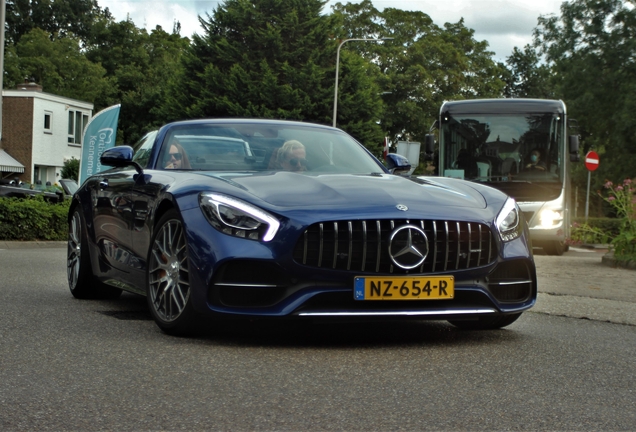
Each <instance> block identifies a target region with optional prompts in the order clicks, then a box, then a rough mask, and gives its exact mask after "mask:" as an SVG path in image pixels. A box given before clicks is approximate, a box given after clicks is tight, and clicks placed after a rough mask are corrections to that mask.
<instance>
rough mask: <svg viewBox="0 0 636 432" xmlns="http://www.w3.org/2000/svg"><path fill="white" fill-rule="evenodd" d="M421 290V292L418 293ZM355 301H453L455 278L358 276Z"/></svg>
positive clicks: (355, 284)
mask: <svg viewBox="0 0 636 432" xmlns="http://www.w3.org/2000/svg"><path fill="white" fill-rule="evenodd" d="M418 290H419V292H418ZM353 298H354V300H359V301H377V300H389V301H395V300H397V301H399V300H402V301H404V300H452V299H453V298H455V278H454V277H453V276H448V275H443V276H356V277H355V278H354V289H353Z"/></svg>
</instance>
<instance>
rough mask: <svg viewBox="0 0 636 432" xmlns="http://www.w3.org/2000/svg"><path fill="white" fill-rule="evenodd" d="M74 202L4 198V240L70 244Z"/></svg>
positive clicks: (0, 229)
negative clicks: (46, 241)
mask: <svg viewBox="0 0 636 432" xmlns="http://www.w3.org/2000/svg"><path fill="white" fill-rule="evenodd" d="M69 205H70V200H64V201H63V202H59V203H49V202H48V201H45V200H44V197H43V196H42V195H36V196H34V197H29V198H0V240H23V241H24V240H66V236H67V231H68V223H67V217H68V210H69Z"/></svg>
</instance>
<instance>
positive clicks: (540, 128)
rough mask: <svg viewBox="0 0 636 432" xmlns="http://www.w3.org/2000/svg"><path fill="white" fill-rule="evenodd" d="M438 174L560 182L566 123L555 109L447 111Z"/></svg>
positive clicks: (563, 171)
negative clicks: (482, 111) (460, 112)
mask: <svg viewBox="0 0 636 432" xmlns="http://www.w3.org/2000/svg"><path fill="white" fill-rule="evenodd" d="M441 123H442V124H441V130H440V152H441V154H440V156H441V157H440V164H441V166H440V167H439V173H440V175H443V176H446V177H458V178H463V179H466V180H473V181H480V182H487V183H499V182H515V181H520V182H526V183H527V182H531V183H535V182H545V183H562V182H563V179H564V176H565V167H564V162H563V161H564V153H563V152H564V151H565V144H564V143H565V141H564V139H565V138H564V137H565V126H564V123H565V122H564V121H563V119H562V118H561V116H560V115H559V114H557V113H541V114H536V113H533V114H514V115H506V114H496V115H494V114H476V115H470V114H463V115H460V116H452V115H450V114H449V113H444V114H443V115H442V118H441Z"/></svg>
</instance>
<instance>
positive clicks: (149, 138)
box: [133, 131, 159, 168]
mask: <svg viewBox="0 0 636 432" xmlns="http://www.w3.org/2000/svg"><path fill="white" fill-rule="evenodd" d="M158 132H159V131H152V132H148V133H147V134H146V135H145V136H144V137H143V138H142V139H140V140H139V141H137V143H136V144H135V145H134V146H133V150H134V151H135V155H134V156H133V161H135V162H137V163H138V164H139V165H140V166H141V167H142V168H146V167H147V165H148V160H149V159H150V152H151V150H152V147H153V145H154V143H155V138H156V137H157V133H158Z"/></svg>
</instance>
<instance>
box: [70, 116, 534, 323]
mask: <svg viewBox="0 0 636 432" xmlns="http://www.w3.org/2000/svg"><path fill="white" fill-rule="evenodd" d="M100 162H101V164H102V165H107V166H110V167H112V168H111V169H108V170H106V171H102V172H101V173H99V174H97V175H94V176H93V177H90V178H89V179H88V180H87V181H86V182H85V183H84V184H83V185H82V186H81V187H80V188H79V190H78V191H77V192H76V193H75V194H74V196H73V200H72V204H71V208H70V212H69V236H68V266H67V268H68V272H67V273H68V282H69V287H70V289H71V293H72V294H73V295H74V296H75V297H77V298H114V297H117V296H119V295H120V294H121V291H122V290H126V291H130V292H133V293H138V294H141V295H145V296H146V297H147V300H148V306H149V308H150V311H151V313H152V315H153V317H154V319H155V321H156V323H157V324H158V326H159V327H160V328H161V329H162V330H163V331H164V332H166V333H169V334H186V333H189V332H191V331H193V330H194V329H196V326H198V325H200V324H199V323H200V322H211V320H203V321H201V320H199V319H198V318H199V317H205V316H208V317H214V316H216V317H223V316H225V317H229V316H234V317H251V318H254V317H278V318H296V319H325V318H328V317H344V318H347V319H355V318H360V319H362V318H366V319H383V318H399V317H406V318H412V319H413V318H414V319H433V320H447V321H449V322H450V323H452V324H453V325H455V326H458V327H461V328H471V329H488V328H500V327H504V326H506V325H509V324H511V323H512V322H514V321H515V320H516V319H517V318H518V317H519V316H520V315H521V313H522V312H523V311H525V310H527V309H529V308H530V307H532V305H533V304H534V303H535V300H536V295H537V278H536V269H535V265H534V261H533V257H532V247H531V245H530V243H529V237H528V229H527V225H526V223H525V221H524V220H523V217H522V214H521V212H520V211H519V208H518V207H517V204H516V203H515V201H514V200H513V199H511V198H509V197H508V196H506V195H505V194H503V193H502V192H500V191H498V190H495V189H492V188H489V187H486V186H482V185H480V184H477V183H471V182H467V181H463V180H458V179H451V178H440V177H415V176H410V177H409V176H403V175H398V174H400V172H404V171H408V169H409V168H410V166H409V165H408V163H404V162H405V161H404V159H401V158H400V157H399V156H398V155H395V154H390V155H388V157H387V162H388V168H386V167H385V166H384V165H383V164H382V163H380V161H379V160H377V159H376V158H375V157H374V156H373V155H372V154H371V153H369V151H367V150H366V149H365V148H364V147H363V146H362V145H361V144H360V143H358V142H357V141H356V140H355V139H353V138H352V137H351V136H349V135H347V134H346V133H345V132H343V131H341V130H339V129H335V128H331V127H326V126H320V125H314V124H307V123H300V122H289V121H274V120H247V119H242V120H235V119H233V120H228V119H224V120H223V119H214V120H196V121H183V122H176V123H171V124H168V125H166V126H164V127H162V128H161V129H160V130H158V131H153V132H151V133H149V134H148V135H146V136H145V137H144V138H143V139H142V140H141V141H140V142H139V143H137V144H136V145H135V146H134V147H129V146H118V147H114V148H111V149H108V150H106V151H104V153H103V154H102V156H101V159H100Z"/></svg>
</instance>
